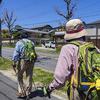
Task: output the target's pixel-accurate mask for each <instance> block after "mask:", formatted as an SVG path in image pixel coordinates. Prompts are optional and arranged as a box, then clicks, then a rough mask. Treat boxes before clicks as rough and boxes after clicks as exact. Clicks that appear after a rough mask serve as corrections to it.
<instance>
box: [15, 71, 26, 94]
mask: <svg viewBox="0 0 100 100" xmlns="http://www.w3.org/2000/svg"><path fill="white" fill-rule="evenodd" d="M14 71H15V74H16V76H17V81H18V83H19V86H20V88H21V91H22V94H23V96H24V93H23V91H24V90H22V86H21V84H20V82H19V79H18V75H17V73H16V70H14Z"/></svg>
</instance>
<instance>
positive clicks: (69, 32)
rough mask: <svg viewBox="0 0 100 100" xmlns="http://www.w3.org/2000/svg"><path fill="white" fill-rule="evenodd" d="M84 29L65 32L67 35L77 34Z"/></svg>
mask: <svg viewBox="0 0 100 100" xmlns="http://www.w3.org/2000/svg"><path fill="white" fill-rule="evenodd" d="M83 29H84V27H82V28H80V29H78V30H74V31H66V32H67V33H68V34H71V33H77V32H80V31H82V30H83Z"/></svg>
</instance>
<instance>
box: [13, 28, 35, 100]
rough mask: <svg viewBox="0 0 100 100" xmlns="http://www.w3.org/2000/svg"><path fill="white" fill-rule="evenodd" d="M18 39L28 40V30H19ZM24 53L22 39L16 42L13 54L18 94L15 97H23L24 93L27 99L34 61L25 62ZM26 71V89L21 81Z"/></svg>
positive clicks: (30, 86)
mask: <svg viewBox="0 0 100 100" xmlns="http://www.w3.org/2000/svg"><path fill="white" fill-rule="evenodd" d="M20 39H22V40H24V41H25V42H26V43H27V42H29V39H28V32H27V31H25V30H22V31H21V34H20ZM32 44H33V47H35V45H34V43H33V42H32ZM23 55H24V43H23V42H22V41H20V40H19V41H18V42H17V43H16V47H15V50H14V54H13V58H12V61H13V70H14V71H16V62H17V61H18V66H17V71H16V73H17V76H18V94H17V97H18V98H20V97H24V96H25V95H26V100H29V98H30V93H31V89H32V75H33V68H34V62H31V63H29V62H25V60H24V59H23ZM24 72H26V91H25V87H24V83H23V73H24Z"/></svg>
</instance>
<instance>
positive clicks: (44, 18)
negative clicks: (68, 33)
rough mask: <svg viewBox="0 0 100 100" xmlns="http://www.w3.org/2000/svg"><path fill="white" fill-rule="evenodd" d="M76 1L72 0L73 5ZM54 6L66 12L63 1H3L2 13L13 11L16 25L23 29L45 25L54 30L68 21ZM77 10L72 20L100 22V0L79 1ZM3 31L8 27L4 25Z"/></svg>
mask: <svg viewBox="0 0 100 100" xmlns="http://www.w3.org/2000/svg"><path fill="white" fill-rule="evenodd" d="M74 1H75V0H72V2H73V3H74ZM54 6H56V7H58V9H59V10H61V11H62V12H66V9H67V8H66V3H65V2H64V1H63V0H2V8H1V11H2V12H3V11H4V8H7V9H8V10H9V12H11V11H12V10H13V11H14V18H16V17H17V21H16V22H15V24H14V25H20V26H22V27H23V28H32V27H35V26H39V25H45V24H48V25H50V26H52V27H53V28H54V27H57V26H59V24H58V22H57V21H58V20H62V21H66V20H65V18H63V17H61V16H60V15H58V14H57V13H56V12H55V10H54ZM76 9H77V10H76V12H75V15H74V16H73V17H72V19H73V18H78V17H80V18H81V20H83V21H85V22H86V23H90V22H93V21H97V20H100V0H79V1H78V4H77V6H76ZM1 17H2V14H1ZM2 29H7V27H6V26H5V25H2Z"/></svg>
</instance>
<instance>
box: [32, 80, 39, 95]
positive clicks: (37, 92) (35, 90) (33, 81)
mask: <svg viewBox="0 0 100 100" xmlns="http://www.w3.org/2000/svg"><path fill="white" fill-rule="evenodd" d="M32 80H33V79H32ZM33 84H34V87H35V91H36V93H37V94H38V91H37V90H38V89H37V87H36V85H35V83H34V80H33Z"/></svg>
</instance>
